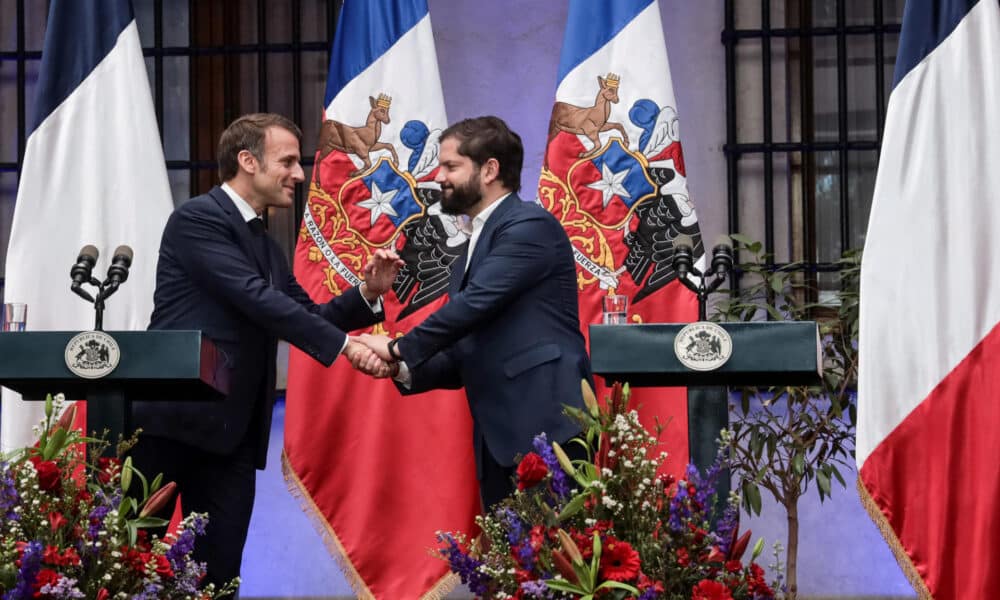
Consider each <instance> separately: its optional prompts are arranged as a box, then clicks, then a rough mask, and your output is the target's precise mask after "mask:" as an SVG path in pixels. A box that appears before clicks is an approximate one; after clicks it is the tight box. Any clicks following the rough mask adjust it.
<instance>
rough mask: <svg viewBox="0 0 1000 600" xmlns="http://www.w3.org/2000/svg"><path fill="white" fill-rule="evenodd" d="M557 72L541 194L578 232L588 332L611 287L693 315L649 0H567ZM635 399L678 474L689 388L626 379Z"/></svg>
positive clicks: (684, 214)
mask: <svg viewBox="0 0 1000 600" xmlns="http://www.w3.org/2000/svg"><path fill="white" fill-rule="evenodd" d="M558 81H559V83H558V87H557V89H556V98H555V103H554V105H553V108H552V116H551V119H550V123H549V134H548V147H547V148H546V152H545V164H544V166H543V168H542V174H541V179H540V181H539V184H538V200H539V202H541V204H542V206H544V207H545V208H547V209H548V210H549V211H550V212H552V213H553V214H554V215H555V216H556V217H557V218H558V219H559V220H560V221H561V222H562V223H563V226H564V227H565V229H566V233H567V234H568V235H569V238H570V240H571V241H572V242H573V247H574V254H575V256H576V260H577V273H578V275H579V277H578V280H579V282H580V327H581V329H582V331H583V334H584V337H587V338H588V339H589V325H590V324H591V323H600V322H601V315H602V311H601V298H602V297H604V296H606V295H608V294H612V293H616V294H625V295H627V296H628V297H629V298H630V307H629V322H631V323H684V322H690V321H695V320H697V318H698V302H697V299H696V297H695V296H694V294H693V293H691V292H690V291H689V290H688V289H687V288H685V287H684V286H683V285H682V284H681V283H680V282H679V281H677V279H676V276H675V274H674V272H673V269H672V267H671V266H670V263H671V258H672V255H673V245H672V240H673V239H674V238H675V237H676V236H677V235H679V234H685V235H688V236H690V237H691V238H692V240H693V242H694V251H695V255H696V258H697V259H698V260H699V261H700V262H699V264H698V266H699V267H703V266H704V252H703V245H702V243H701V234H700V230H699V226H698V217H697V214H696V213H695V210H694V205H693V204H692V202H691V200H690V198H689V195H688V190H687V181H686V177H685V173H686V172H685V169H684V159H683V153H682V151H681V140H680V129H679V127H680V120H679V118H678V113H677V102H676V99H675V97H674V88H673V83H672V82H671V78H670V65H669V62H668V60H667V49H666V45H665V42H664V38H663V25H662V23H661V22H660V9H659V5H658V3H657V2H656V0H616V1H615V2H592V1H590V0H571V1H570V5H569V15H568V18H567V22H566V33H565V37H564V39H563V47H562V54H561V57H560V62H559V75H558ZM597 386H598V390H597V394H598V397H599V398H603V397H605V396H606V395H607V391H606V390H607V388H606V386H605V385H604V381H603V379H601V378H598V381H597ZM632 402H633V404H635V405H637V406H638V408H639V414H640V418H641V419H642V421H643V423H644V424H645V425H646V426H647V427H649V428H650V429H652V428H653V427H654V426H655V425H656V423H657V422H659V423H662V424H665V425H666V429H665V430H664V434H663V436H662V438H661V440H662V441H663V443H664V446H665V449H666V450H667V451H668V454H669V458H668V459H667V462H666V467H665V468H666V470H667V471H668V472H672V473H676V474H683V472H684V469H685V467H686V465H687V463H688V423H687V395H686V390H685V389H684V388H658V389H657V388H633V389H632Z"/></svg>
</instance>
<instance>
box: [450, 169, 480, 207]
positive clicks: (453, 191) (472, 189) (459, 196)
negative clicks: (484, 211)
mask: <svg viewBox="0 0 1000 600" xmlns="http://www.w3.org/2000/svg"><path fill="white" fill-rule="evenodd" d="M482 199H483V192H482V191H481V190H480V189H479V172H478V171H477V172H475V173H473V174H472V176H471V177H469V179H468V180H466V181H465V183H463V184H461V185H458V186H454V185H442V186H441V212H443V213H444V214H446V215H464V214H465V213H466V211H467V210H468V209H469V208H471V207H473V206H475V205H476V204H477V203H479V201H480V200H482Z"/></svg>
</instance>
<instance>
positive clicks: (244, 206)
mask: <svg viewBox="0 0 1000 600" xmlns="http://www.w3.org/2000/svg"><path fill="white" fill-rule="evenodd" d="M220 187H221V188H222V191H223V192H226V195H227V196H229V199H230V200H232V201H233V204H234V205H235V206H236V210H238V211H240V216H242V217H243V220H244V221H246V222H247V223H249V222H250V221H252V220H254V219H256V218H257V217H259V216H260V215H258V214H257V212H256V211H254V209H253V207H252V206H250V205H249V204H248V203H247V201H246V200H244V199H243V197H242V196H240V195H239V194H237V193H236V190H234V189H233V188H231V187H230V186H229V184H228V183H223V184H222V185H221V186H220Z"/></svg>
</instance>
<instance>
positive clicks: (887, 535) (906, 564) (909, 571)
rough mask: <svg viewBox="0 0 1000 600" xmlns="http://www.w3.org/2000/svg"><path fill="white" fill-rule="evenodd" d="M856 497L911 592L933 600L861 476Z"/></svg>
mask: <svg viewBox="0 0 1000 600" xmlns="http://www.w3.org/2000/svg"><path fill="white" fill-rule="evenodd" d="M857 488H858V495H859V496H861V505H862V506H864V507H865V510H866V511H868V516H869V517H871V519H872V521H873V522H874V523H875V526H876V527H878V530H879V531H880V532H881V533H882V537H883V538H884V539H885V543H886V544H888V545H889V549H890V550H892V554H893V556H895V557H896V562H897V563H899V566H900V568H901V569H903V573H904V574H905V575H906V578H907V579H908V580H910V585H911V586H913V590H914V591H915V592H917V598H919V599H920V600H934V596H932V595H931V591H930V590H929V589H928V588H927V583H926V582H925V581H924V579H923V578H922V577H921V576H920V574H919V573H917V568H916V566H914V564H913V561H912V560H910V555H909V554H907V553H906V550H905V549H904V548H903V544H901V543H900V542H899V538H898V537H896V531H895V530H894V529H893V528H892V526H891V525H890V524H889V520H888V519H886V518H885V514H884V513H883V512H882V509H880V508H879V506H878V504H876V503H875V500H874V499H873V498H872V497H871V494H869V493H868V489H867V488H865V485H864V484H863V483H862V482H861V474H860V473H859V474H858V483H857Z"/></svg>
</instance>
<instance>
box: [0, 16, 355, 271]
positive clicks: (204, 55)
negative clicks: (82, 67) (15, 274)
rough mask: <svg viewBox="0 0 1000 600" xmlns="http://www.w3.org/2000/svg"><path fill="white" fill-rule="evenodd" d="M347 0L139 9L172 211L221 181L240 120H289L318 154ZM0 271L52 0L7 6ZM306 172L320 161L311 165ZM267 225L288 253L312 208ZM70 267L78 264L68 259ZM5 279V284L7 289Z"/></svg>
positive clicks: (2, 32) (276, 216)
mask: <svg viewBox="0 0 1000 600" xmlns="http://www.w3.org/2000/svg"><path fill="white" fill-rule="evenodd" d="M340 4H341V2H340V0H287V1H283V2H271V1H265V0H190V1H187V2H185V1H183V0H133V8H134V10H135V17H136V24H137V26H138V30H139V36H140V38H141V41H142V46H143V50H144V53H145V56H146V68H147V71H148V73H149V83H150V89H151V91H152V93H153V98H154V103H155V106H156V115H157V120H158V122H159V124H160V136H161V140H162V143H163V149H164V155H165V158H166V160H167V173H168V176H169V179H170V185H171V189H172V192H173V197H174V203H175V204H179V203H181V202H183V201H185V200H186V199H187V198H189V197H191V196H193V195H197V194H201V193H204V192H206V191H208V189H209V188H211V186H212V185H214V184H215V183H216V181H217V175H216V162H215V145H216V142H217V141H218V138H219V134H220V133H221V132H222V130H223V129H224V128H225V126H226V124H228V123H229V122H230V121H231V120H232V119H234V118H235V117H237V116H238V115H240V114H243V113H247V112H255V111H273V112H279V113H282V114H285V115H287V116H289V117H291V118H292V119H293V120H294V121H295V122H296V123H298V124H300V126H301V127H302V129H303V134H304V139H303V144H302V146H303V149H304V151H306V152H308V151H309V150H310V149H311V148H313V147H315V140H316V139H317V137H318V135H319V127H320V124H321V119H320V116H321V115H322V111H323V95H324V91H325V89H326V74H327V69H328V65H329V49H330V40H331V39H332V37H333V33H332V32H333V31H334V30H335V29H336V16H337V14H338V13H339V11H340ZM0 15H3V19H0V269H3V268H4V267H3V265H4V264H5V263H6V251H7V242H8V240H9V235H10V226H11V219H12V218H13V213H14V202H15V199H16V196H17V183H18V171H19V165H20V164H21V159H22V158H23V156H24V146H25V140H26V137H27V133H28V132H27V126H28V125H27V124H29V123H31V119H32V98H33V97H34V93H35V92H34V85H35V82H36V81H37V79H38V69H39V65H40V62H39V60H40V58H41V50H42V45H43V42H44V37H45V24H46V19H47V16H48V2H47V1H46V0H0ZM303 163H304V165H305V166H306V170H307V173H308V171H309V166H310V165H311V164H312V156H306V157H304V160H303ZM304 193H305V191H304V190H300V192H299V197H298V198H296V205H295V208H296V210H295V211H294V213H292V212H291V211H276V212H274V213H273V214H271V215H269V217H270V218H269V221H270V222H269V229H270V232H271V234H272V235H273V236H274V237H275V239H277V241H278V242H279V244H280V245H281V246H282V247H283V248H284V249H285V251H286V253H288V254H289V256H290V254H291V252H292V250H293V249H294V245H295V240H296V234H297V232H298V223H299V220H300V217H301V214H302V210H303V208H304V206H305V197H304V195H303V194H304ZM67 260H71V258H70V257H67ZM2 275H3V273H2V271H0V283H2Z"/></svg>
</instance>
